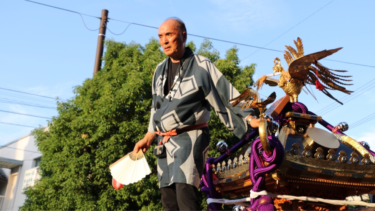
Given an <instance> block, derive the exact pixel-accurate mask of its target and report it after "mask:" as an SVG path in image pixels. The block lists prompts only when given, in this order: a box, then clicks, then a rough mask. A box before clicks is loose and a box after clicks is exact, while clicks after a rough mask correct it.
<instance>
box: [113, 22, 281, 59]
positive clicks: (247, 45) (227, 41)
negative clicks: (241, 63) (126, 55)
mask: <svg viewBox="0 0 375 211" xmlns="http://www.w3.org/2000/svg"><path fill="white" fill-rule="evenodd" d="M109 20H113V21H118V22H123V23H129V24H132V25H137V26H142V27H146V28H151V29H158V27H155V26H148V25H144V24H139V23H134V22H128V21H123V20H118V19H113V18H109ZM188 35H189V36H193V37H199V38H204V39H210V40H215V41H219V42H225V43H230V44H235V45H242V46H246V47H251V48H259V49H263V50H269V51H275V52H284V51H279V50H275V49H270V48H263V47H259V46H255V45H249V44H244V43H238V42H232V41H229V40H222V39H217V38H213V37H206V36H201V35H196V34H188Z"/></svg>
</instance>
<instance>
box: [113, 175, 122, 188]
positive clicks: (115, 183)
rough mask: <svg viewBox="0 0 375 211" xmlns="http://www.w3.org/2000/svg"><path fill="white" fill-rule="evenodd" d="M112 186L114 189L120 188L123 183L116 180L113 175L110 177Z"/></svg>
mask: <svg viewBox="0 0 375 211" xmlns="http://www.w3.org/2000/svg"><path fill="white" fill-rule="evenodd" d="M112 186H113V188H115V190H120V189H121V188H122V187H124V185H123V184H121V183H119V182H117V181H116V180H115V179H114V178H113V177H112Z"/></svg>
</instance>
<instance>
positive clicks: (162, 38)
mask: <svg viewBox="0 0 375 211" xmlns="http://www.w3.org/2000/svg"><path fill="white" fill-rule="evenodd" d="M158 35H159V43H160V45H161V47H162V48H163V51H164V53H165V54H166V55H167V56H169V57H171V58H172V59H175V60H179V59H180V58H181V57H182V56H183V52H184V49H185V41H186V32H181V31H180V30H179V28H178V25H177V21H176V20H173V19H169V20H166V21H165V22H164V23H162V24H161V25H160V27H159V33H158Z"/></svg>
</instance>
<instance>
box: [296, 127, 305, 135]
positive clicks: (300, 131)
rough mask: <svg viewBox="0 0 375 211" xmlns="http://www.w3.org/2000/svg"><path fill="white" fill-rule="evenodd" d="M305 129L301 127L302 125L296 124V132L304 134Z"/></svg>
mask: <svg viewBox="0 0 375 211" xmlns="http://www.w3.org/2000/svg"><path fill="white" fill-rule="evenodd" d="M305 131H306V130H305V128H304V127H302V126H298V127H297V132H298V133H300V134H304V133H305Z"/></svg>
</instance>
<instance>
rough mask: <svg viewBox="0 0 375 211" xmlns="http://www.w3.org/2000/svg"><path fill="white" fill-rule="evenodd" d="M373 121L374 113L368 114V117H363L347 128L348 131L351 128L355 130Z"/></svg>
mask: <svg viewBox="0 0 375 211" xmlns="http://www.w3.org/2000/svg"><path fill="white" fill-rule="evenodd" d="M374 119H375V113H372V114H370V115H368V116H366V117H364V118H362V119H360V120H358V121H356V122H354V123H352V124H350V125H349V127H350V129H353V128H356V127H358V126H360V125H362V124H365V123H367V122H370V121H372V120H374Z"/></svg>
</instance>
